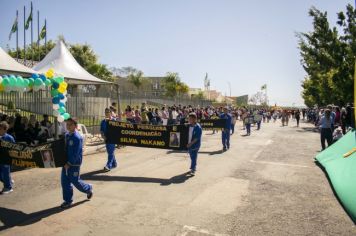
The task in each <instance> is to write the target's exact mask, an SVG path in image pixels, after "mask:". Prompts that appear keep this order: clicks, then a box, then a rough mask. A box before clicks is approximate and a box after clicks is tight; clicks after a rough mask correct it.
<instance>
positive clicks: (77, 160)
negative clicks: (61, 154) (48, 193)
mask: <svg viewBox="0 0 356 236" xmlns="http://www.w3.org/2000/svg"><path fill="white" fill-rule="evenodd" d="M66 124H67V130H68V133H67V134H66V136H65V141H66V145H65V149H66V154H67V163H66V164H65V165H64V166H63V168H62V175H61V184H62V190H63V200H64V202H63V203H62V205H61V208H68V207H70V206H71V205H72V202H73V186H72V185H74V186H75V187H76V188H77V189H78V190H79V191H80V192H83V193H86V194H87V198H88V199H91V198H92V196H93V187H92V186H91V185H90V184H87V183H85V182H84V181H82V180H81V179H80V166H81V165H82V159H83V138H82V137H81V136H80V134H79V133H78V131H77V130H76V129H77V121H76V120H74V119H72V118H69V119H68V120H67V121H66Z"/></svg>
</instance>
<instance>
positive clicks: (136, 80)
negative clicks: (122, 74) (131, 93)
mask: <svg viewBox="0 0 356 236" xmlns="http://www.w3.org/2000/svg"><path fill="white" fill-rule="evenodd" d="M127 80H128V81H129V82H130V83H131V84H132V85H133V86H135V87H136V89H137V90H139V88H140V87H141V86H142V84H143V83H144V82H145V78H144V77H143V72H142V71H133V72H131V73H130V74H129V75H128V76H127Z"/></svg>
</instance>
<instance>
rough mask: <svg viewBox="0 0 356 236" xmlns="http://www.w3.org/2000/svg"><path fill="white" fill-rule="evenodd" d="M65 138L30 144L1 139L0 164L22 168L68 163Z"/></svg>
mask: <svg viewBox="0 0 356 236" xmlns="http://www.w3.org/2000/svg"><path fill="white" fill-rule="evenodd" d="M64 144H65V142H64V139H59V140H55V141H52V142H48V143H44V144H40V145H37V146H28V145H26V144H21V143H10V142H6V141H0V164H4V165H11V166H14V167H21V168H56V167H62V166H64V164H65V163H66V160H67V158H66V153H65V145H64Z"/></svg>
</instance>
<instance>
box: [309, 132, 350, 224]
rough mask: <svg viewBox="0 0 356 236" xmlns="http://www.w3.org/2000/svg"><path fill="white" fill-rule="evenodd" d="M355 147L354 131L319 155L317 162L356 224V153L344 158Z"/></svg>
mask: <svg viewBox="0 0 356 236" xmlns="http://www.w3.org/2000/svg"><path fill="white" fill-rule="evenodd" d="M355 147H356V132H355V130H353V131H349V132H348V133H347V134H346V135H344V136H343V137H342V138H341V139H340V140H338V141H337V142H336V143H334V144H333V145H331V146H330V147H328V148H327V149H325V150H324V151H323V152H321V153H319V154H318V155H317V156H316V160H317V161H318V162H319V163H320V164H321V165H322V166H323V167H324V169H325V171H326V172H327V174H328V176H329V179H330V181H331V184H332V186H333V188H334V190H335V192H336V194H337V196H338V198H339V199H340V201H341V203H342V205H343V206H344V208H345V210H346V211H347V212H348V214H349V215H350V216H351V218H352V220H353V221H354V222H355V223H356V152H354V153H353V154H351V155H350V156H348V157H347V158H344V154H345V153H347V152H349V151H351V150H352V148H355Z"/></svg>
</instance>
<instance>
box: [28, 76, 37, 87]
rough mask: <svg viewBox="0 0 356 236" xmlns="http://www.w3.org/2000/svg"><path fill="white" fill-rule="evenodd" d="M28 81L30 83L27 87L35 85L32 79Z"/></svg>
mask: <svg viewBox="0 0 356 236" xmlns="http://www.w3.org/2000/svg"><path fill="white" fill-rule="evenodd" d="M28 81H29V82H30V84H29V86H30V87H32V86H33V84H34V83H35V80H34V79H32V78H28Z"/></svg>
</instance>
